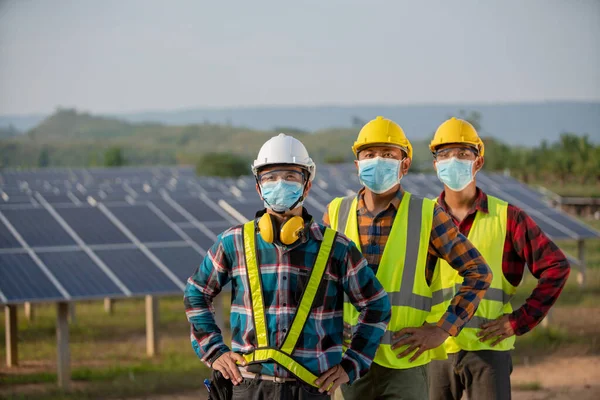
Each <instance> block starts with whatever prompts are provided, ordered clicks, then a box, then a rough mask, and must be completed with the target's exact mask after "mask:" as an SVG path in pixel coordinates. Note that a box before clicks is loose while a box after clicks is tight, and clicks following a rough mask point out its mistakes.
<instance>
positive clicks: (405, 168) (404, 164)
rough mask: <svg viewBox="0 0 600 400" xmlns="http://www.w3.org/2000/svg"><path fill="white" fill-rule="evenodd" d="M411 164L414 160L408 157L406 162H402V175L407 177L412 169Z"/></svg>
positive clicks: (405, 159)
mask: <svg viewBox="0 0 600 400" xmlns="http://www.w3.org/2000/svg"><path fill="white" fill-rule="evenodd" d="M411 163H412V160H411V159H410V158H408V157H405V158H404V160H402V162H401V164H400V172H402V175H406V174H407V173H408V169H409V168H410V164H411Z"/></svg>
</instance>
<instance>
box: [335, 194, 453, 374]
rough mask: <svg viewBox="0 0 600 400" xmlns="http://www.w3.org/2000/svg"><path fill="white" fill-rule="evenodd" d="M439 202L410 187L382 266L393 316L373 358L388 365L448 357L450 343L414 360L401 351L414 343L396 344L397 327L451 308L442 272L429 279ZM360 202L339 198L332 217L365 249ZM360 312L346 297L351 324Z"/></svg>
mask: <svg viewBox="0 0 600 400" xmlns="http://www.w3.org/2000/svg"><path fill="white" fill-rule="evenodd" d="M434 206H435V203H434V202H433V201H432V200H429V199H423V198H421V197H417V196H411V194H410V193H408V192H405V193H404V196H403V198H402V202H401V203H400V208H399V210H398V212H397V214H396V218H395V219H394V223H393V225H392V230H391V232H390V236H389V238H388V241H387V243H386V246H385V249H384V251H383V256H382V258H381V262H380V263H379V267H378V269H377V275H376V276H377V279H378V280H379V282H381V285H382V286H383V288H384V289H385V291H386V292H387V293H388V298H389V300H390V304H391V306H392V317H391V320H390V323H389V325H388V327H387V330H386V331H385V334H384V335H383V338H382V340H381V343H380V345H379V348H378V349H377V353H376V354H375V359H374V360H373V361H374V362H376V363H377V364H379V365H382V366H384V367H387V368H394V369H408V368H412V367H417V366H420V365H425V364H427V363H429V361H431V360H432V359H444V358H447V355H446V352H445V350H444V346H439V347H437V348H435V349H431V350H428V351H425V352H424V353H423V354H422V355H420V356H419V357H418V358H417V359H416V360H415V361H414V362H410V361H409V358H410V356H407V357H403V358H401V359H399V358H397V357H396V356H397V355H398V354H399V353H400V352H402V351H404V350H405V349H406V348H407V347H408V346H403V347H401V348H399V349H396V350H392V348H391V346H392V344H393V343H395V342H396V341H397V340H393V339H392V335H393V334H394V333H395V332H397V331H399V330H400V329H402V328H409V327H411V328H412V327H419V326H422V325H423V324H424V323H426V322H427V323H436V322H437V321H438V320H439V319H440V318H441V317H442V315H443V314H444V312H445V311H446V310H445V307H444V301H443V298H442V297H441V294H442V292H441V279H439V278H440V277H439V274H438V275H437V276H434V279H433V281H432V285H431V287H430V286H429V285H427V281H426V279H425V267H426V262H427V254H428V249H429V238H430V236H431V226H432V223H433V209H434ZM356 207H357V198H356V196H348V197H343V198H342V197H339V198H336V199H334V200H333V201H332V202H331V203H330V205H329V219H330V224H331V227H332V228H333V229H336V230H337V231H339V232H343V233H344V234H345V235H346V236H348V237H349V238H350V239H351V240H352V241H353V242H354V243H355V244H356V246H357V247H358V248H359V249H360V248H361V245H360V237H359V233H358V218H357V216H356ZM358 317H359V314H358V311H357V310H356V308H355V307H354V306H353V305H352V304H351V303H350V302H349V301H348V298H347V297H345V298H344V322H345V325H346V326H352V327H354V326H356V324H357V321H358ZM352 333H353V332H347V334H346V335H344V336H345V337H347V336H350V335H351V334H352Z"/></svg>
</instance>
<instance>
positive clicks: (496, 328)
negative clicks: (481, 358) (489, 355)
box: [477, 315, 515, 347]
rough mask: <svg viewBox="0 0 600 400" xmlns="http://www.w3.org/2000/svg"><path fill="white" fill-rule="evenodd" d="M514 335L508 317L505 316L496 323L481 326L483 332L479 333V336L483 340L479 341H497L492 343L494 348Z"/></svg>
mask: <svg viewBox="0 0 600 400" xmlns="http://www.w3.org/2000/svg"><path fill="white" fill-rule="evenodd" d="M514 334H515V331H514V330H513V327H512V325H511V323H510V319H509V318H508V315H503V316H501V317H500V318H498V319H495V320H494V321H491V322H488V323H486V324H483V325H481V330H480V331H479V332H477V336H479V337H480V338H481V339H479V341H480V342H485V341H488V340H491V339H496V340H494V341H493V342H492V344H491V346H492V347H494V346H495V345H497V344H498V343H500V342H501V341H503V340H504V339H506V338H509V337H511V336H512V335H514Z"/></svg>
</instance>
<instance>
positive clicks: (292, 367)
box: [244, 221, 336, 387]
mask: <svg viewBox="0 0 600 400" xmlns="http://www.w3.org/2000/svg"><path fill="white" fill-rule="evenodd" d="M255 235H256V230H255V226H254V221H250V222H247V223H245V224H244V252H245V256H246V271H247V274H248V283H249V286H250V294H251V299H252V314H253V317H254V329H255V330H256V341H257V346H256V348H255V349H254V351H253V352H252V353H248V354H244V359H245V360H246V362H247V363H248V364H260V363H266V362H276V363H277V364H279V365H281V366H282V367H283V368H285V369H286V370H288V371H289V372H290V373H292V374H294V375H295V376H296V377H298V378H299V379H302V380H303V381H304V382H306V383H308V384H309V385H312V386H314V387H317V386H316V385H315V380H317V378H318V377H317V376H316V375H315V374H313V373H312V372H311V371H309V370H308V369H306V368H305V367H304V366H303V365H302V364H300V363H299V362H297V361H296V360H294V358H293V357H292V353H293V352H294V348H295V347H296V343H297V342H298V338H299V337H300V334H301V333H302V330H303V329H304V325H305V324H306V321H307V320H308V317H309V315H310V311H311V309H312V305H313V301H314V299H315V295H316V294H317V290H318V289H319V285H320V283H321V281H322V279H323V274H324V273H325V268H326V266H327V261H328V260H329V255H330V253H331V249H332V248H333V243H334V240H335V235H336V233H335V231H334V230H333V229H329V228H327V229H326V230H325V234H324V235H323V236H324V237H323V241H322V242H321V246H320V249H319V254H318V255H317V259H316V261H315V265H314V266H313V269H312V272H311V274H310V278H309V280H308V284H307V285H306V288H305V290H304V293H303V294H302V299H301V300H300V304H299V305H298V309H297V311H296V316H295V317H294V320H293V322H292V326H291V327H290V329H289V331H288V332H287V336H286V337H285V340H284V341H283V344H282V345H281V347H280V348H277V347H273V346H270V345H269V335H268V334H267V318H266V314H265V305H264V300H263V292H262V286H261V278H260V270H259V268H258V262H257V259H256V241H255V239H256V238H255Z"/></svg>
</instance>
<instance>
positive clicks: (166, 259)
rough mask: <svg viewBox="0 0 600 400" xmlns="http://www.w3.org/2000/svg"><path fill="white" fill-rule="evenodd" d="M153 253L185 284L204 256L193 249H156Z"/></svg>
mask: <svg viewBox="0 0 600 400" xmlns="http://www.w3.org/2000/svg"><path fill="white" fill-rule="evenodd" d="M152 252H153V253H154V254H156V256H157V257H158V258H159V259H160V260H161V261H162V262H163V263H164V264H165V265H166V266H167V267H168V268H169V269H170V270H171V271H172V272H173V273H174V274H175V276H177V277H178V278H179V279H180V280H181V282H182V283H184V284H185V282H186V281H187V279H188V278H189V277H190V276H191V275H192V274H193V273H194V271H195V270H196V268H198V266H199V265H200V263H201V262H202V259H203V257H202V255H201V254H199V253H198V252H197V251H196V250H194V249H192V248H191V247H162V248H160V247H159V248H154V249H152Z"/></svg>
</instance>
